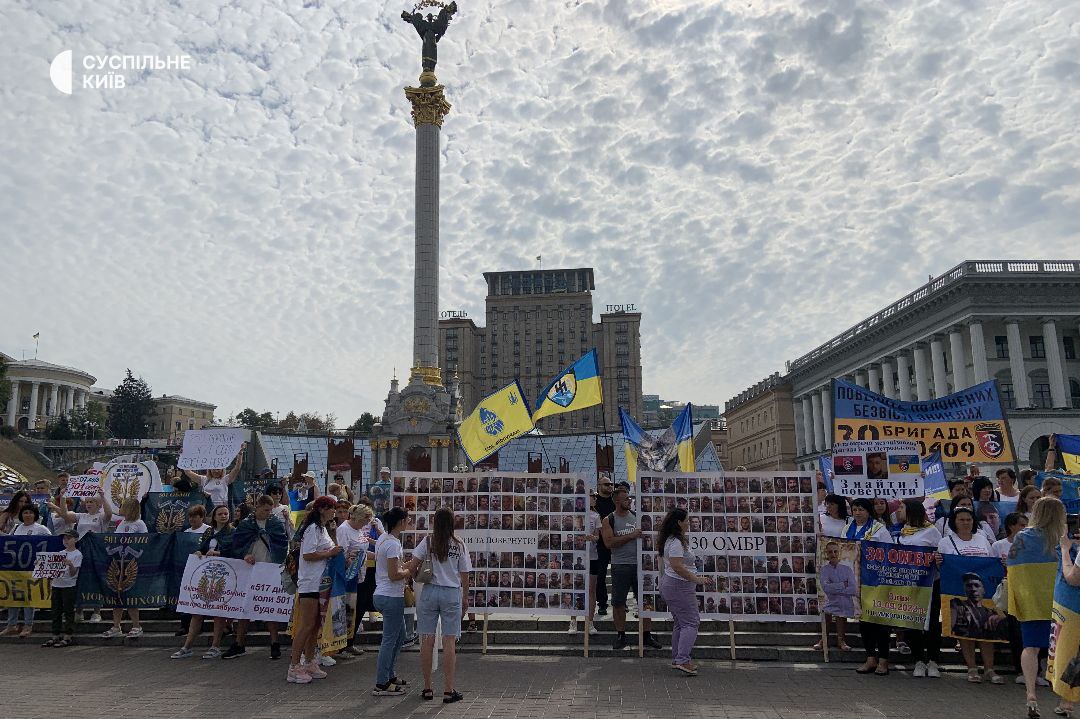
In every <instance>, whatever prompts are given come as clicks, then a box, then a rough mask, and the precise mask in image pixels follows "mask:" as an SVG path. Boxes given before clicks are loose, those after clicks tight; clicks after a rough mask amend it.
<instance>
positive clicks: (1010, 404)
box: [998, 382, 1016, 409]
mask: <svg viewBox="0 0 1080 719" xmlns="http://www.w3.org/2000/svg"><path fill="white" fill-rule="evenodd" d="M998 387H1000V388H1001V401H1002V402H1003V403H1004V404H1005V408H1006V409H1016V395H1014V394H1013V386H1012V382H999V383H998Z"/></svg>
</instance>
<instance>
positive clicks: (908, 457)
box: [832, 439, 925, 499]
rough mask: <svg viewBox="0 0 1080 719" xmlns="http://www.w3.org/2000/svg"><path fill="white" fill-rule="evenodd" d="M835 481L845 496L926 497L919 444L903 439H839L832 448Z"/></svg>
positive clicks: (871, 497) (833, 479) (838, 489)
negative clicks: (924, 495)
mask: <svg viewBox="0 0 1080 719" xmlns="http://www.w3.org/2000/svg"><path fill="white" fill-rule="evenodd" d="M832 485H833V492H835V493H836V494H839V495H840V496H841V497H850V498H857V497H865V498H867V499H874V498H875V497H884V498H885V499H911V498H914V497H922V496H923V494H924V491H925V490H924V488H923V477H922V465H921V463H920V459H919V444H918V443H917V442H913V441H910V440H899V439H889V440H861V441H852V442H837V443H836V444H834V445H833V448H832Z"/></svg>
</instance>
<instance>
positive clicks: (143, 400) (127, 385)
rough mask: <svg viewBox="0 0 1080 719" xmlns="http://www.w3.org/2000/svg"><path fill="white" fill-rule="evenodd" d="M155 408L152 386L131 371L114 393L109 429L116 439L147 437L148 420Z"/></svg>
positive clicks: (110, 409)
mask: <svg viewBox="0 0 1080 719" xmlns="http://www.w3.org/2000/svg"><path fill="white" fill-rule="evenodd" d="M152 408H153V394H152V393H151V391H150V385H148V384H147V383H146V380H144V379H143V378H142V377H139V378H137V379H136V378H135V376H134V375H133V374H132V373H131V369H128V370H127V376H125V377H124V381H123V382H121V383H120V386H118V387H117V388H116V390H114V391H113V398H112V404H111V405H110V407H109V429H110V430H111V431H112V433H113V436H114V437H119V438H121V439H138V438H140V437H143V436H145V435H146V428H145V424H146V418H147V416H148V415H149V414H150V410H151V409H152Z"/></svg>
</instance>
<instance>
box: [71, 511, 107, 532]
mask: <svg viewBox="0 0 1080 719" xmlns="http://www.w3.org/2000/svg"><path fill="white" fill-rule="evenodd" d="M75 521H76V522H77V523H78V530H79V539H82V538H83V537H85V536H86V533H87V532H97V533H98V534H101V533H102V532H104V531H105V510H104V509H99V510H98V511H97V513H96V514H90V513H88V512H75Z"/></svg>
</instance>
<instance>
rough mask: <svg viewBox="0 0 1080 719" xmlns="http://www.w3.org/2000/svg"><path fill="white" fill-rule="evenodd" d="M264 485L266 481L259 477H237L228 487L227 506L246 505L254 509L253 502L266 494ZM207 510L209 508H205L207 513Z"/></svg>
mask: <svg viewBox="0 0 1080 719" xmlns="http://www.w3.org/2000/svg"><path fill="white" fill-rule="evenodd" d="M266 485H267V481H266V480H265V479H263V478H262V477H259V476H252V477H247V478H243V479H241V478H239V477H237V478H236V479H235V480H233V483H232V484H230V485H229V504H230V505H231V506H233V507H239V506H240V505H241V504H246V505H247V506H249V507H251V508H252V509H254V508H255V502H257V501H258V499H259V497H260V496H261V495H263V494H266ZM209 509H210V508H209V506H207V510H208V511H209Z"/></svg>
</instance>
